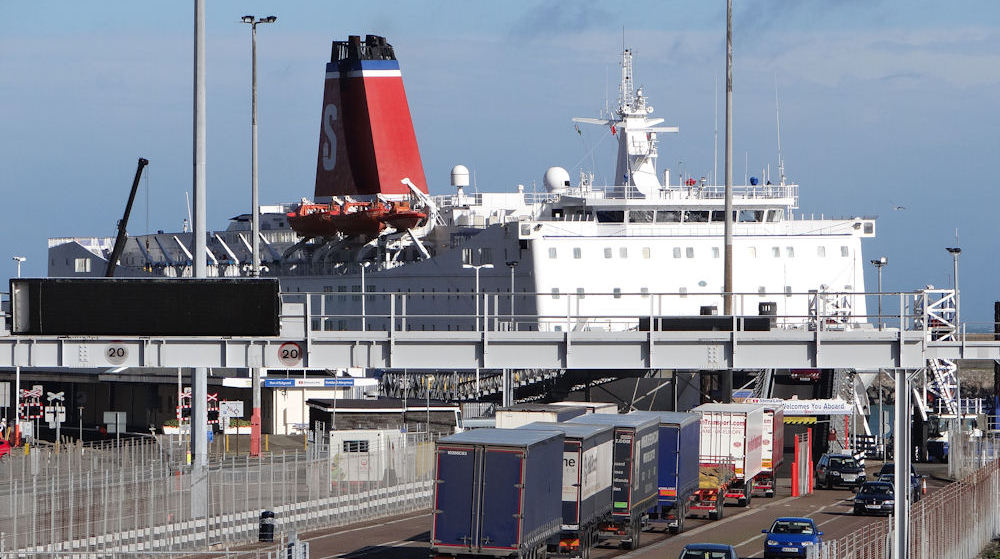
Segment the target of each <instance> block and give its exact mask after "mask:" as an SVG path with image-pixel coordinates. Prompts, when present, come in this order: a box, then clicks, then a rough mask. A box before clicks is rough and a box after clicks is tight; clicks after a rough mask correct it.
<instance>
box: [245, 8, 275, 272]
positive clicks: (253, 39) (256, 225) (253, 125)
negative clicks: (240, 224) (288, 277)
mask: <svg viewBox="0 0 1000 559" xmlns="http://www.w3.org/2000/svg"><path fill="white" fill-rule="evenodd" d="M242 21H243V23H246V24H247V25H249V26H250V58H251V59H252V62H251V65H252V70H251V73H252V82H253V90H252V94H251V101H250V103H251V117H250V159H251V160H252V161H251V164H250V165H251V169H250V175H251V179H250V181H251V183H252V185H253V186H252V193H251V195H250V197H251V204H252V206H253V208H252V213H251V215H252V217H251V221H250V234H251V236H253V241H252V243H251V247H252V248H251V250H252V251H253V255H252V257H251V258H252V259H251V265H250V275H251V276H252V277H258V276H260V239H259V238H260V205H259V202H258V200H257V24H258V23H274V22H276V21H278V18H276V17H274V16H267V17H261V18H258V17H255V16H250V15H247V16H243V18H242Z"/></svg>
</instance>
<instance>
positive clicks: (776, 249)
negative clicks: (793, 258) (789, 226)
mask: <svg viewBox="0 0 1000 559" xmlns="http://www.w3.org/2000/svg"><path fill="white" fill-rule="evenodd" d="M771 256H773V257H775V258H778V257H779V256H781V247H771Z"/></svg>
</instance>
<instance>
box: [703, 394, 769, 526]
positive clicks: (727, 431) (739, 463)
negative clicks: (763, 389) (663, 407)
mask: <svg viewBox="0 0 1000 559" xmlns="http://www.w3.org/2000/svg"><path fill="white" fill-rule="evenodd" d="M691 411H693V412H696V413H699V414H701V435H700V438H699V443H700V444H699V452H698V463H699V470H700V471H699V484H698V491H696V492H695V496H694V502H693V504H692V505H691V507H690V508H691V510H692V511H695V512H697V511H704V512H708V516H709V518H713V519H715V518H719V517H721V516H722V511H723V509H722V507H723V505H724V504H725V499H735V500H736V504H737V505H739V506H741V507H742V506H746V505H747V504H748V503H749V502H750V497H751V496H752V494H753V487H754V479H755V478H756V477H757V475H758V474H760V472H761V466H762V459H761V458H762V455H761V451H762V445H763V438H764V417H763V416H764V408H763V406H760V405H755V404H702V405H701V406H698V407H696V408H694V409H693V410H691Z"/></svg>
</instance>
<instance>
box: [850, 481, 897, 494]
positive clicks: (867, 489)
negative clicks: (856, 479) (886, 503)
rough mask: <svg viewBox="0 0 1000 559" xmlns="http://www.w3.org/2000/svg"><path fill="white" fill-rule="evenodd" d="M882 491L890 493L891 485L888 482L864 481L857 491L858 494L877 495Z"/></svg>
mask: <svg viewBox="0 0 1000 559" xmlns="http://www.w3.org/2000/svg"><path fill="white" fill-rule="evenodd" d="M882 493H888V494H890V495H892V486H891V485H889V484H888V483H872V484H868V483H866V484H864V485H862V486H861V490H859V491H858V495H878V494H882Z"/></svg>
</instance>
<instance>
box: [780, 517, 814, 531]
mask: <svg viewBox="0 0 1000 559" xmlns="http://www.w3.org/2000/svg"><path fill="white" fill-rule="evenodd" d="M771 533H772V534H812V533H813V526H812V524H810V523H809V522H801V521H796V520H776V521H775V522H774V524H772V525H771Z"/></svg>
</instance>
